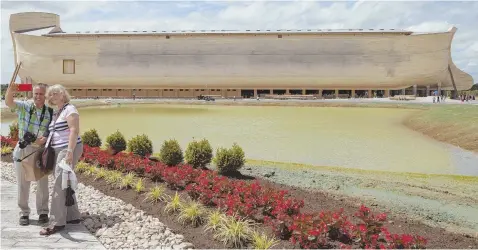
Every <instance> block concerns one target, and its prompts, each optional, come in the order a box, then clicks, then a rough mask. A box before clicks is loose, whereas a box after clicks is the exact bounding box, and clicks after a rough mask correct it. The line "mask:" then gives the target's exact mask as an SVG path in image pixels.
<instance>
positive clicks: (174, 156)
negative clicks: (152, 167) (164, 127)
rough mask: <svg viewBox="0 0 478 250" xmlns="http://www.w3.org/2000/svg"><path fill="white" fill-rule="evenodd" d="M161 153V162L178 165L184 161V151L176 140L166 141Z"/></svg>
mask: <svg viewBox="0 0 478 250" xmlns="http://www.w3.org/2000/svg"><path fill="white" fill-rule="evenodd" d="M159 154H160V156H161V158H160V160H161V162H162V163H164V164H166V165H168V166H176V165H178V164H179V163H181V162H183V151H182V149H181V146H179V142H178V141H176V140H169V141H165V142H164V143H163V145H162V146H161V150H160V151H159Z"/></svg>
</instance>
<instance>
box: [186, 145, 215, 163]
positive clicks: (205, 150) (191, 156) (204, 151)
mask: <svg viewBox="0 0 478 250" xmlns="http://www.w3.org/2000/svg"><path fill="white" fill-rule="evenodd" d="M185 153H186V154H185V160H186V162H187V163H188V164H190V165H192V166H193V167H195V168H205V167H206V165H208V164H209V163H211V160H212V147H211V145H210V144H209V141H208V140H206V139H202V140H201V141H196V140H194V141H192V142H190V143H189V145H188V147H187V148H186V152H185Z"/></svg>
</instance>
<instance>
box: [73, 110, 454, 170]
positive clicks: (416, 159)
mask: <svg viewBox="0 0 478 250" xmlns="http://www.w3.org/2000/svg"><path fill="white" fill-rule="evenodd" d="M410 112H416V111H414V110H402V109H384V108H332V107H331V108H327V107H321V108H317V107H238V106H204V105H196V106H194V105H125V106H121V107H102V108H84V109H81V129H82V131H86V130H88V129H90V128H96V129H97V131H98V133H99V134H100V136H102V139H103V140H104V139H106V136H107V135H109V134H111V133H113V132H114V131H116V130H119V131H121V132H122V133H123V134H124V135H125V137H126V138H128V139H129V138H131V137H133V136H135V135H137V134H141V133H145V134H147V135H148V136H149V137H150V139H151V140H152V141H153V146H154V150H155V151H159V149H160V146H161V143H162V142H163V141H164V140H167V139H172V138H174V139H177V140H178V141H179V143H180V144H181V146H182V147H183V149H185V148H186V146H187V144H188V142H190V141H192V140H193V139H194V138H195V139H201V138H207V139H208V140H209V142H210V143H211V145H212V146H213V147H214V148H215V149H216V148H217V147H230V146H231V145H232V144H233V143H234V142H237V143H238V144H239V145H240V146H241V147H243V149H244V151H245V153H246V157H247V158H252V159H261V160H271V161H282V162H297V163H309V164H315V165H326V166H343V167H351V168H362V169H376V170H391V171H412V172H416V171H418V172H425V173H452V172H453V168H452V166H451V164H450V157H449V153H448V151H447V149H446V148H444V147H443V146H442V145H441V144H439V143H437V142H436V141H434V140H432V139H429V138H427V137H425V136H422V135H420V134H419V133H416V132H414V131H411V130H409V129H407V128H405V127H404V126H402V125H401V121H402V119H404V118H405V117H406V116H407V115H409V114H410Z"/></svg>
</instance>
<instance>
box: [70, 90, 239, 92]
mask: <svg viewBox="0 0 478 250" xmlns="http://www.w3.org/2000/svg"><path fill="white" fill-rule="evenodd" d="M83 90H84V89H72V91H83ZM87 90H88V91H100V90H103V91H113V90H114V89H87ZM116 90H117V91H128V90H129V89H116ZM132 90H133V91H146V90H148V91H159V89H144V90H143V89H132ZM163 91H174V89H163ZM179 91H192V89H179ZM194 91H206V90H205V89H195V90H194ZM211 91H213V92H214V91H217V92H220V91H221V90H220V89H211ZM227 91H236V90H235V89H227Z"/></svg>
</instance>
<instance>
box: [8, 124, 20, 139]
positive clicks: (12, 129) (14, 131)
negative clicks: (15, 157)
mask: <svg viewBox="0 0 478 250" xmlns="http://www.w3.org/2000/svg"><path fill="white" fill-rule="evenodd" d="M9 128H10V131H9V132H8V136H9V137H10V138H12V140H15V141H18V122H16V121H14V122H12V124H11V125H10V126H9Z"/></svg>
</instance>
